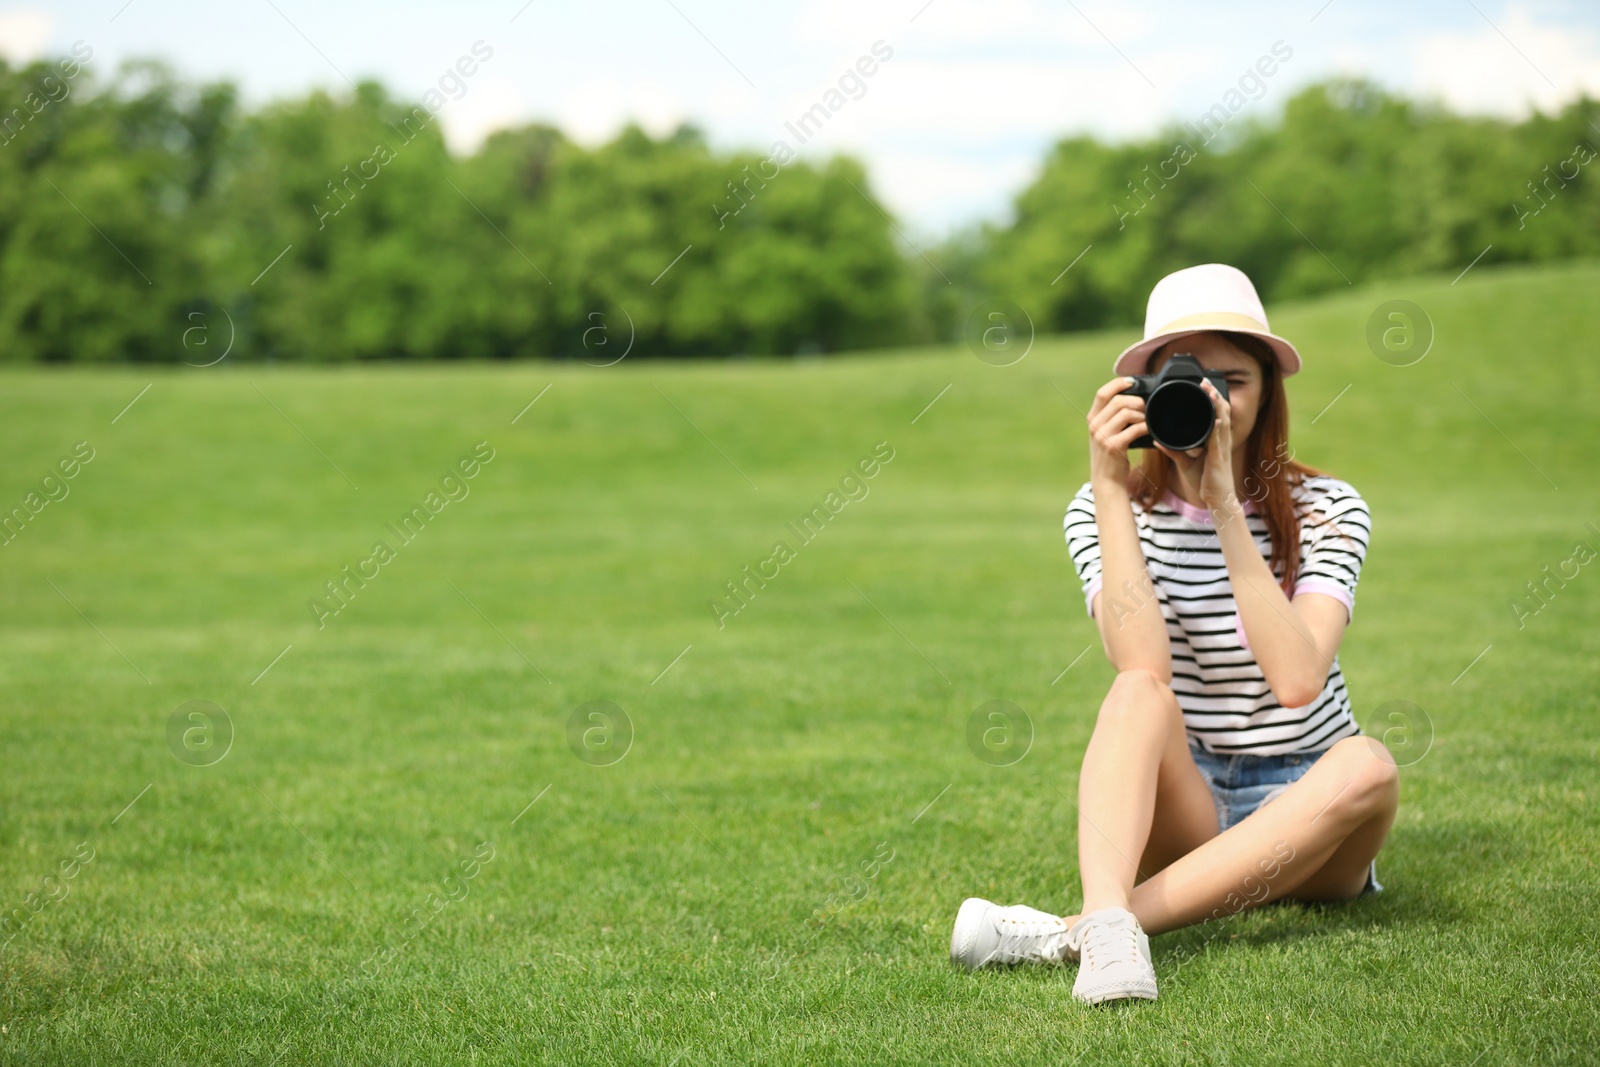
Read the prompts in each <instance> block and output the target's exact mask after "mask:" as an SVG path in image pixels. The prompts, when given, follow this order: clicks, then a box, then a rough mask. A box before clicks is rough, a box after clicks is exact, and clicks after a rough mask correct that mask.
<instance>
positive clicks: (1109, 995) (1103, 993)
mask: <svg viewBox="0 0 1600 1067" xmlns="http://www.w3.org/2000/svg"><path fill="white" fill-rule="evenodd" d="M1072 995H1073V996H1074V997H1076V998H1077V999H1078V1000H1081V1001H1082V1002H1083V1003H1085V1004H1105V1003H1107V1002H1109V1001H1113V1000H1154V999H1156V989H1155V986H1154V985H1146V984H1144V983H1140V984H1138V985H1121V986H1101V987H1099V988H1096V989H1093V990H1088V991H1085V992H1082V993H1080V992H1078V991H1077V990H1076V989H1074V990H1073V991H1072Z"/></svg>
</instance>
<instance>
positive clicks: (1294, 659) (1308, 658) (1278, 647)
mask: <svg viewBox="0 0 1600 1067" xmlns="http://www.w3.org/2000/svg"><path fill="white" fill-rule="evenodd" d="M1211 517H1212V521H1213V522H1215V523H1216V526H1217V539H1218V540H1219V541H1221V543H1222V558H1223V560H1224V561H1225V562H1226V563H1227V565H1228V578H1229V580H1230V581H1231V582H1232V584H1233V599H1234V603H1235V604H1237V605H1238V608H1239V622H1240V623H1241V624H1242V625H1243V626H1244V632H1245V636H1246V637H1247V638H1249V640H1250V651H1251V653H1252V654H1254V656H1255V659H1256V663H1257V664H1258V665H1259V666H1260V667H1261V673H1262V675H1264V676H1265V677H1266V679H1267V684H1268V685H1269V686H1271V687H1272V695H1273V696H1275V697H1277V699H1278V703H1279V704H1282V705H1283V706H1284V707H1286V708H1299V707H1304V706H1305V705H1307V704H1309V703H1311V702H1312V701H1313V700H1315V699H1317V695H1318V694H1320V693H1321V692H1322V688H1323V686H1325V685H1326V684H1327V682H1328V671H1329V670H1331V669H1332V667H1333V657H1334V655H1335V654H1336V653H1337V652H1338V651H1339V643H1340V642H1341V641H1342V640H1343V639H1344V630H1345V627H1346V626H1347V625H1348V624H1349V615H1348V614H1347V612H1346V609H1345V606H1344V605H1343V604H1341V603H1340V602H1339V601H1337V600H1335V599H1334V598H1333V597H1331V596H1325V595H1323V594H1321V593H1302V594H1301V595H1299V596H1297V597H1295V598H1294V599H1293V600H1292V601H1291V600H1290V599H1289V598H1288V597H1287V596H1286V595H1285V594H1284V592H1283V587H1282V586H1281V585H1279V584H1278V580H1277V579H1276V578H1275V577H1273V574H1272V570H1271V568H1269V567H1268V566H1267V561H1266V560H1264V559H1262V558H1261V550H1260V549H1258V548H1257V547H1256V543H1255V539H1254V538H1252V537H1251V536H1250V529H1249V526H1248V525H1247V524H1246V523H1245V521H1244V508H1243V507H1242V506H1241V505H1240V503H1239V500H1238V498H1237V497H1233V496H1230V497H1229V498H1228V499H1227V500H1224V501H1223V502H1222V503H1221V504H1220V505H1211Z"/></svg>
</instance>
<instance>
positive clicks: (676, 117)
mask: <svg viewBox="0 0 1600 1067" xmlns="http://www.w3.org/2000/svg"><path fill="white" fill-rule="evenodd" d="M690 116H691V109H690V108H689V106H687V105H686V104H685V103H684V102H683V101H682V100H680V99H679V98H678V97H677V95H676V94H674V93H672V92H671V91H669V90H668V89H667V88H666V87H665V86H664V85H662V84H661V83H660V82H657V81H655V80H653V79H644V80H639V81H628V82H624V81H622V80H620V79H618V78H611V77H594V78H589V79H587V80H585V81H583V82H582V83H580V84H579V85H577V86H574V87H573V88H572V89H570V90H568V91H567V92H565V93H563V94H562V95H561V96H560V97H559V98H558V99H557V101H556V104H555V107H554V108H553V118H554V120H555V123H556V125H558V126H560V127H561V128H562V129H563V130H565V131H566V132H567V134H568V135H569V136H571V137H572V138H573V139H574V140H576V141H578V142H579V143H581V144H590V145H593V144H599V143H601V142H603V141H606V140H609V139H610V138H611V137H613V136H615V135H616V133H617V131H618V130H620V129H621V128H622V127H623V126H625V125H626V124H627V123H628V122H629V121H633V122H637V123H638V124H639V125H640V126H641V127H643V128H644V129H645V130H646V131H647V132H648V133H650V134H651V135H652V136H655V137H662V136H665V135H666V134H669V133H671V132H672V131H673V130H675V129H677V128H678V124H679V123H681V122H685V121H687V120H688V119H689V118H690Z"/></svg>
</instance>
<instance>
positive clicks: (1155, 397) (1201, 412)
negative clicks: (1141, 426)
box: [1144, 379, 1217, 452]
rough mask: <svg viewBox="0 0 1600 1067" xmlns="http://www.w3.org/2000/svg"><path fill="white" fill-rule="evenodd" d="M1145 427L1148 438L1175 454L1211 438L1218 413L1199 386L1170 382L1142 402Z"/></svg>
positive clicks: (1180, 381)
mask: <svg viewBox="0 0 1600 1067" xmlns="http://www.w3.org/2000/svg"><path fill="white" fill-rule="evenodd" d="M1144 410H1145V424H1146V425H1148V426H1149V427H1150V436H1151V437H1153V438H1155V439H1156V441H1157V442H1158V443H1160V444H1163V445H1166V446H1167V447H1168V448H1170V449H1171V450H1172V451H1174V452H1187V451H1188V450H1189V449H1191V448H1199V447H1200V446H1201V445H1203V444H1205V443H1206V441H1207V440H1208V439H1210V437H1211V425H1212V423H1213V422H1215V421H1216V417H1217V412H1216V409H1215V408H1214V407H1212V406H1211V398H1210V397H1209V396H1207V395H1206V391H1205V390H1204V389H1202V388H1200V385H1199V383H1197V382H1192V381H1187V380H1182V379H1180V380H1178V381H1169V382H1167V383H1165V384H1164V385H1162V386H1161V387H1160V388H1159V389H1157V390H1156V391H1155V392H1154V393H1152V394H1151V396H1150V399H1149V400H1147V401H1145V408H1144Z"/></svg>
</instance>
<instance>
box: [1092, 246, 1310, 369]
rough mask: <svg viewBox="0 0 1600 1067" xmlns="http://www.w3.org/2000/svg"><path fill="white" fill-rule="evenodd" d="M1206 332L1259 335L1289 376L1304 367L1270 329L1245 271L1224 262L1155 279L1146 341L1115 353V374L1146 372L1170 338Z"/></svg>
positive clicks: (1146, 320)
mask: <svg viewBox="0 0 1600 1067" xmlns="http://www.w3.org/2000/svg"><path fill="white" fill-rule="evenodd" d="M1205 330H1233V331H1235V332H1238V333H1250V334H1255V335H1256V336H1257V337H1259V338H1261V339H1262V340H1263V341H1265V342H1267V344H1269V345H1271V346H1272V350H1273V351H1274V352H1276V353H1277V355H1278V367H1279V369H1280V370H1281V371H1282V372H1283V376H1284V377H1285V378H1287V377H1288V376H1289V375H1291V374H1293V373H1295V372H1296V371H1298V370H1299V369H1300V353H1299V352H1297V351H1295V347H1294V345H1292V344H1290V343H1289V342H1288V341H1285V340H1284V339H1283V338H1281V337H1279V336H1278V335H1277V334H1275V333H1273V332H1272V331H1271V330H1270V329H1269V328H1268V327H1267V312H1266V309H1265V308H1263V307H1262V306H1261V297H1259V296H1257V295H1256V287H1255V286H1254V285H1252V284H1251V283H1250V279H1249V278H1248V277H1247V276H1246V275H1245V273H1244V271H1242V270H1240V269H1239V268H1238V267H1230V266H1228V265H1227V264H1226V263H1202V264H1200V265H1199V266H1197V267H1185V268H1184V269H1183V270H1180V271H1174V272H1173V273H1171V274H1169V275H1167V276H1166V277H1165V278H1162V279H1161V280H1160V281H1159V282H1156V285H1155V288H1154V289H1151V290H1150V302H1149V303H1148V304H1147V305H1145V313H1144V340H1143V341H1140V342H1139V343H1138V344H1136V345H1130V346H1128V348H1127V349H1126V350H1124V351H1123V353H1122V355H1120V356H1118V357H1117V361H1116V363H1114V364H1113V365H1112V369H1113V371H1114V372H1115V373H1117V374H1143V373H1145V371H1146V370H1148V369H1149V363H1150V356H1151V355H1152V354H1153V353H1154V352H1155V351H1156V349H1158V348H1160V347H1161V346H1162V345H1164V344H1166V343H1167V342H1168V341H1171V340H1173V339H1174V338H1177V337H1183V336H1185V335H1186V334H1192V333H1200V332H1202V331H1205Z"/></svg>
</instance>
